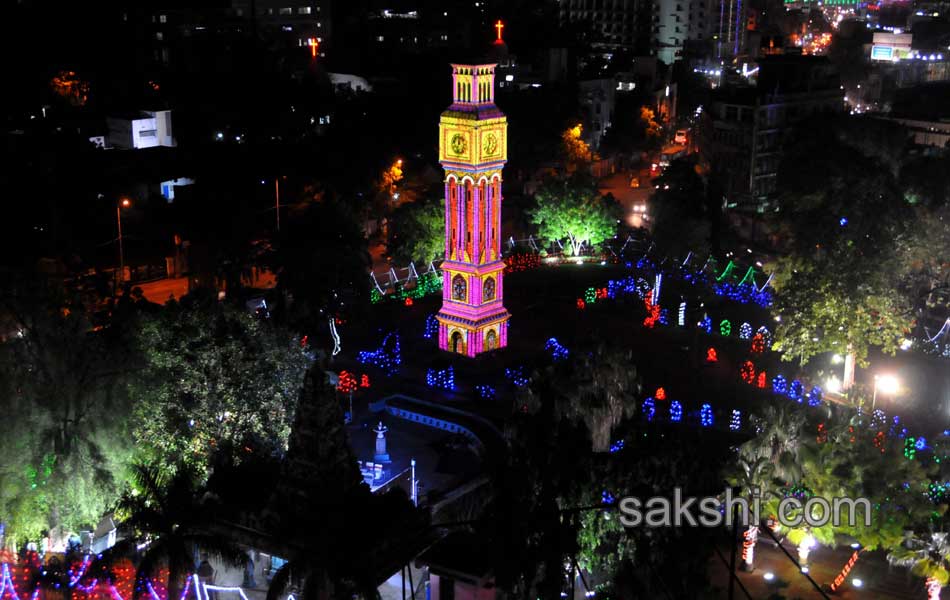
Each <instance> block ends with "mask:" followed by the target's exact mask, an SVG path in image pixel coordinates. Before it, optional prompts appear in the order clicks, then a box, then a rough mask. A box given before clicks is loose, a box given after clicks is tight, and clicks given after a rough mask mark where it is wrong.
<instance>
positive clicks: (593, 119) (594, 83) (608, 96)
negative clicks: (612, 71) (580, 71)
mask: <svg viewBox="0 0 950 600" xmlns="http://www.w3.org/2000/svg"><path fill="white" fill-rule="evenodd" d="M620 85H621V84H618V82H617V80H616V79H614V78H610V79H590V80H586V81H580V82H578V100H579V104H580V112H581V116H582V117H583V119H584V122H583V125H584V127H583V132H584V138H585V141H586V142H587V143H588V144H590V146H591V148H593V149H595V150H597V149H599V148H600V141H601V139H603V137H604V135H605V134H606V133H607V130H608V129H609V128H610V122H611V120H613V114H614V106H615V100H614V95H615V93H616V90H617V88H618V87H619V86H620Z"/></svg>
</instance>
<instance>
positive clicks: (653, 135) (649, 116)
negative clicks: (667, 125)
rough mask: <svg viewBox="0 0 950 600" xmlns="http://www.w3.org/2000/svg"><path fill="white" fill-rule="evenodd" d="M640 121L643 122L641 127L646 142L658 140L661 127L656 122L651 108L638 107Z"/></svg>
mask: <svg viewBox="0 0 950 600" xmlns="http://www.w3.org/2000/svg"><path fill="white" fill-rule="evenodd" d="M640 121H642V122H643V125H644V127H645V128H646V136H647V139H648V140H651V139H652V140H656V139H659V137H660V128H661V126H660V124H659V123H658V122H657V120H656V113H655V112H654V111H653V109H652V108H650V107H648V106H641V107H640Z"/></svg>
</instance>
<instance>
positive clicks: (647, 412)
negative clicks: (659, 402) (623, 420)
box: [643, 398, 656, 421]
mask: <svg viewBox="0 0 950 600" xmlns="http://www.w3.org/2000/svg"><path fill="white" fill-rule="evenodd" d="M655 415H656V405H655V404H654V402H653V398H647V399H646V400H644V401H643V416H645V417H646V418H647V421H652V420H653V417H654V416H655Z"/></svg>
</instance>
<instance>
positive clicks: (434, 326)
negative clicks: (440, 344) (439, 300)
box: [422, 315, 439, 340]
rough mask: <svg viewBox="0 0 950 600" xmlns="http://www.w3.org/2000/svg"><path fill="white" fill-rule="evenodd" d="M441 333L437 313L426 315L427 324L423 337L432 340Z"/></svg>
mask: <svg viewBox="0 0 950 600" xmlns="http://www.w3.org/2000/svg"><path fill="white" fill-rule="evenodd" d="M438 333H439V321H438V320H437V319H436V318H435V315H429V316H428V317H426V326H425V331H424V332H423V333H422V337H424V338H425V339H427V340H431V339H432V338H434V337H435V336H436V335H438Z"/></svg>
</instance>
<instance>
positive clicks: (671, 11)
mask: <svg viewBox="0 0 950 600" xmlns="http://www.w3.org/2000/svg"><path fill="white" fill-rule="evenodd" d="M710 4H711V3H710V2H709V1H708V0H654V2H653V37H654V46H655V47H656V55H657V58H659V59H660V60H662V61H663V62H664V63H666V64H668V65H671V64H673V63H674V62H676V61H677V60H680V59H681V58H682V56H683V49H684V48H685V47H686V44H687V43H688V42H691V41H695V42H706V41H710V42H711V41H712V39H713V36H714V34H715V33H716V30H715V29H714V28H713V21H712V19H711V16H712V10H711V8H710Z"/></svg>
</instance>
